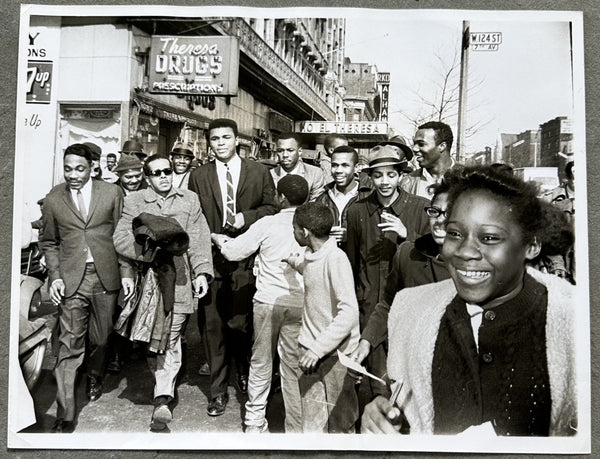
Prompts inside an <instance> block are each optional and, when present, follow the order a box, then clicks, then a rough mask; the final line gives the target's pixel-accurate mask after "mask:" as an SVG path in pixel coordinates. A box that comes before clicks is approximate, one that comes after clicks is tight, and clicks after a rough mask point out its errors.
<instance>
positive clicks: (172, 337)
mask: <svg viewBox="0 0 600 459" xmlns="http://www.w3.org/2000/svg"><path fill="white" fill-rule="evenodd" d="M189 316H190V315H189V314H182V313H179V312H174V313H173V321H172V323H171V333H170V334H169V344H168V345H167V349H166V350H165V353H164V354H157V355H156V357H151V358H149V359H148V365H149V366H150V369H151V370H152V372H153V373H154V380H155V385H154V398H156V397H158V396H159V395H168V396H170V397H174V396H175V381H176V379H177V374H178V373H179V370H180V369H181V360H182V358H181V333H182V332H183V331H184V330H185V324H186V322H187V320H188V317H189Z"/></svg>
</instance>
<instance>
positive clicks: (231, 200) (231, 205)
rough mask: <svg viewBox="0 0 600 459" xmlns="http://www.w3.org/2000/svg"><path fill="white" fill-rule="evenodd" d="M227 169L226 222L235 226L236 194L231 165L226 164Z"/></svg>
mask: <svg viewBox="0 0 600 459" xmlns="http://www.w3.org/2000/svg"><path fill="white" fill-rule="evenodd" d="M225 167H226V169H227V174H226V175H225V178H226V179H227V210H226V212H227V219H226V223H227V225H229V226H233V224H234V223H235V194H234V192H233V178H232V177H231V172H230V171H229V165H228V164H226V165H225Z"/></svg>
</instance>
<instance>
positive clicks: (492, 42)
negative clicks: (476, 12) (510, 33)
mask: <svg viewBox="0 0 600 459" xmlns="http://www.w3.org/2000/svg"><path fill="white" fill-rule="evenodd" d="M469 43H470V45H471V50H472V51H498V48H499V46H500V44H501V43H502V32H471V34H470V40H469Z"/></svg>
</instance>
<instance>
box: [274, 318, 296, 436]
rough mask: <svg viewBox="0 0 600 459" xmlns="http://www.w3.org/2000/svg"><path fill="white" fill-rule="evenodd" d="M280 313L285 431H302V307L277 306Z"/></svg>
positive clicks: (280, 369) (280, 355)
mask: <svg viewBox="0 0 600 459" xmlns="http://www.w3.org/2000/svg"><path fill="white" fill-rule="evenodd" d="M275 314H277V315H278V316H279V315H280V316H281V317H282V318H281V319H279V320H278V323H280V324H281V326H280V329H279V341H278V345H277V350H278V353H279V358H280V364H279V372H280V374H281V392H282V394H283V403H284V406H285V431H286V432H288V433H290V432H292V433H294V432H302V404H301V401H300V386H299V385H298V371H299V369H298V334H299V333H300V327H301V326H302V308H298V307H287V306H275V310H274V315H275Z"/></svg>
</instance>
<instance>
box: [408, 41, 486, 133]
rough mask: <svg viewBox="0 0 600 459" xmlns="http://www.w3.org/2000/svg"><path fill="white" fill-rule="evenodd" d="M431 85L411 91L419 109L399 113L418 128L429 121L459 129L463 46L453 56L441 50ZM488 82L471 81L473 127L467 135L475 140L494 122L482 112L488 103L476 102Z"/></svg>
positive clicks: (422, 85)
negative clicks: (484, 84)
mask: <svg viewBox="0 0 600 459" xmlns="http://www.w3.org/2000/svg"><path fill="white" fill-rule="evenodd" d="M433 57H434V59H435V60H434V62H433V63H432V71H431V72H430V75H432V77H431V78H429V79H428V80H429V81H428V83H429V84H426V85H425V84H419V86H418V87H417V88H413V89H411V90H410V93H411V94H412V97H413V100H414V102H415V103H416V104H418V106H419V108H418V109H416V110H413V111H410V112H409V111H407V110H398V111H399V112H400V113H401V114H402V116H403V117H404V118H406V119H407V120H408V121H409V122H410V123H411V124H412V125H413V126H414V128H415V129H416V128H417V127H419V126H420V125H421V124H423V123H426V122H427V121H441V122H444V123H446V124H449V125H451V126H455V125H456V124H457V120H458V100H459V92H460V44H457V46H455V47H454V48H453V52H452V53H450V54H449V53H443V52H442V51H441V50H438V51H437V52H436V53H435V54H434V55H433ZM483 83H484V79H483V78H479V77H477V76H473V75H472V76H471V78H470V79H469V87H468V99H469V107H468V112H469V114H470V115H471V116H469V124H468V126H467V127H466V131H465V135H466V137H467V138H469V137H472V136H473V135H474V134H475V133H476V132H477V131H478V130H479V129H481V128H483V127H484V126H486V125H488V124H489V123H490V122H491V121H492V119H491V118H490V117H489V115H484V114H483V113H481V110H480V109H481V108H482V107H484V106H485V102H484V101H479V102H476V97H474V96H476V95H477V94H478V92H479V90H480V89H481V88H482V86H483Z"/></svg>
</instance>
